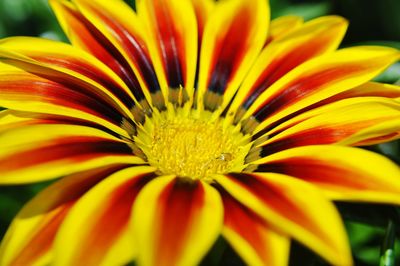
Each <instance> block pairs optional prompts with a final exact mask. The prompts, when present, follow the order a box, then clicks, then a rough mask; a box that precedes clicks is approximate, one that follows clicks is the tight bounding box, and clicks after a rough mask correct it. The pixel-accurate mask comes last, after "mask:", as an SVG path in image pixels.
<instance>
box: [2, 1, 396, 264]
mask: <svg viewBox="0 0 400 266" xmlns="http://www.w3.org/2000/svg"><path fill="white" fill-rule="evenodd" d="M50 4H51V7H52V9H53V11H54V12H55V14H56V16H57V18H58V20H59V22H60V24H61V26H62V28H63V29H64V31H65V33H66V34H67V36H68V38H69V40H70V42H71V45H70V44H66V43H61V42H56V41H51V40H46V39H40V38H29V37H12V38H6V39H2V40H1V41H0V61H1V63H0V106H3V107H5V108H7V109H6V110H3V111H1V112H0V125H1V127H0V172H1V175H0V184H3V185H7V184H22V183H31V182H38V181H44V180H51V179H55V178H60V177H62V178H60V179H59V180H58V181H56V182H54V183H53V184H52V185H50V186H49V187H47V188H46V189H44V190H43V191H42V192H40V193H39V194H38V195H37V196H36V197H35V198H33V199H32V200H31V201H30V202H29V203H27V204H26V206H25V207H24V208H23V209H22V210H21V212H20V213H19V214H18V215H17V216H16V217H15V219H14V221H13V223H12V224H11V226H10V228H9V230H8V232H7V234H6V236H5V238H4V239H3V241H2V244H1V248H0V265H48V264H51V265H53V264H54V265H85V266H88V265H124V264H127V263H129V262H131V261H135V262H136V263H137V264H138V265H140V266H141V265H143V266H151V265H157V266H160V265H161V266H162V265H182V266H190V265H197V264H198V263H200V261H201V260H202V258H203V257H204V256H205V255H206V254H207V252H208V251H209V250H210V249H211V247H212V245H213V244H214V243H215V241H216V239H217V238H218V237H220V236H222V237H223V238H224V239H225V240H226V241H227V242H228V243H229V244H230V245H231V246H232V247H233V249H234V250H235V251H236V252H237V253H238V254H239V255H240V257H241V258H242V259H243V261H244V262H245V263H246V264H249V265H286V264H287V261H288V256H289V244H290V240H291V239H295V240H296V241H298V242H300V243H302V244H303V245H305V246H306V247H308V248H309V249H310V250H312V251H313V252H315V253H317V254H318V255H320V256H321V257H322V258H324V259H325V260H326V261H328V262H329V263H330V264H332V265H341V266H347V265H352V258H351V251H350V248H349V244H348V240H347V237H346V233H345V230H344V227H343V223H342V221H341V219H340V216H339V213H338V211H337V210H336V208H335V206H334V204H333V203H332V201H352V202H353V201H355V202H373V203H387V204H400V170H399V168H398V166H397V165H395V164H394V163H392V162H391V161H390V160H388V159H386V158H384V157H383V156H381V155H378V154H374V153H372V152H370V151H366V150H363V149H360V148H356V147H354V146H363V145H371V144H376V143H381V142H385V141H389V140H393V139H396V138H398V136H399V132H400V104H399V101H398V97H400V88H399V87H397V86H395V85H388V84H380V83H376V82H371V81H370V80H371V79H373V78H374V77H375V76H377V75H378V74H379V73H381V72H382V71H383V70H385V68H387V67H388V66H390V65H391V64H392V63H394V62H396V61H397V60H398V59H399V55H400V53H399V51H398V50H396V49H392V48H386V47H377V46H362V47H352V48H345V49H339V50H338V49H337V48H338V46H339V44H340V42H341V40H342V38H343V36H344V33H345V31H346V28H347V21H346V20H345V19H343V18H341V17H338V16H326V17H321V18H317V19H314V20H311V21H308V22H303V21H302V19H300V18H299V17H296V16H286V17H281V18H278V19H276V20H273V21H271V23H269V6H268V3H267V1H265V0H251V1H247V0H224V1H218V2H214V1H211V0H138V1H137V2H136V6H137V10H136V11H133V10H132V9H131V8H130V7H129V6H128V5H127V4H125V3H124V2H123V1H122V0H72V1H65V0H50Z"/></svg>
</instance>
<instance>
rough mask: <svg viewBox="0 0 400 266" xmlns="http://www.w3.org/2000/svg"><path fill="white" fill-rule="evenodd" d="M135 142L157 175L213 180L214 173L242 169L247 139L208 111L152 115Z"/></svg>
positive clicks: (247, 144)
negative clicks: (155, 169) (203, 112)
mask: <svg viewBox="0 0 400 266" xmlns="http://www.w3.org/2000/svg"><path fill="white" fill-rule="evenodd" d="M136 142H137V144H138V146H139V147H140V148H141V149H142V150H143V152H144V154H145V155H146V157H147V160H148V162H149V163H150V164H151V165H153V166H155V167H157V168H158V169H159V172H160V174H164V175H169V174H173V175H177V176H180V177H187V178H191V179H202V180H204V181H207V182H212V175H213V174H223V173H227V172H232V171H241V170H242V169H243V168H244V159H245V157H246V155H247V153H248V150H249V146H250V145H249V140H248V138H247V137H246V136H244V135H243V134H242V133H241V132H240V130H239V129H238V128H235V127H234V126H233V125H226V123H224V120H222V119H218V120H212V119H211V115H210V114H207V113H205V114H202V115H193V114H192V115H180V114H174V115H171V114H168V113H164V114H162V113H161V114H158V115H157V114H155V115H154V116H153V117H152V118H148V119H147V120H146V123H145V125H144V128H143V130H141V131H139V133H138V135H137V138H136Z"/></svg>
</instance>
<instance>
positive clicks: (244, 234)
mask: <svg viewBox="0 0 400 266" xmlns="http://www.w3.org/2000/svg"><path fill="white" fill-rule="evenodd" d="M222 200H223V203H224V210H225V211H224V215H225V221H224V228H223V230H222V234H223V236H224V237H225V238H226V239H227V240H228V242H229V243H230V244H231V245H232V247H233V248H234V249H235V250H236V252H237V253H238V254H239V255H240V257H241V258H242V259H243V260H244V261H245V263H246V264H247V265H260V266H261V265H270V266H272V265H273V266H286V265H288V259H289V247H290V240H289V238H288V237H286V236H283V235H281V234H279V233H278V232H276V231H275V230H274V229H273V228H271V227H270V226H269V225H268V224H267V223H266V222H265V221H264V220H263V219H262V218H260V217H259V216H258V215H257V214H255V213H254V212H252V211H251V210H249V209H248V208H246V207H245V206H243V205H242V204H241V203H239V202H238V201H237V200H235V199H234V198H233V197H232V196H230V195H229V194H228V193H226V192H224V193H223V194H222Z"/></svg>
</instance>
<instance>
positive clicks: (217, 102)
mask: <svg viewBox="0 0 400 266" xmlns="http://www.w3.org/2000/svg"><path fill="white" fill-rule="evenodd" d="M268 20H269V7H268V4H267V2H266V1H264V0H254V1H242V0H228V1H223V2H219V3H218V4H217V5H216V7H215V9H214V11H213V13H212V14H211V16H210V18H209V19H208V20H207V24H206V27H205V30H204V35H203V41H202V44H201V53H200V69H199V82H198V95H197V96H198V101H197V104H198V107H199V108H200V109H203V108H204V109H206V110H211V111H214V110H216V109H218V108H219V110H220V112H222V111H223V109H224V108H225V107H226V106H227V105H228V103H229V102H230V100H231V98H232V97H233V95H234V94H235V92H236V90H237V89H238V87H239V85H240V83H241V82H242V80H243V78H244V76H245V75H246V73H247V72H248V70H249V68H250V66H251V65H252V63H253V62H254V60H255V59H256V57H257V55H258V54H259V52H260V51H261V49H262V47H263V45H264V43H265V40H266V38H267V31H268V25H267V22H268Z"/></svg>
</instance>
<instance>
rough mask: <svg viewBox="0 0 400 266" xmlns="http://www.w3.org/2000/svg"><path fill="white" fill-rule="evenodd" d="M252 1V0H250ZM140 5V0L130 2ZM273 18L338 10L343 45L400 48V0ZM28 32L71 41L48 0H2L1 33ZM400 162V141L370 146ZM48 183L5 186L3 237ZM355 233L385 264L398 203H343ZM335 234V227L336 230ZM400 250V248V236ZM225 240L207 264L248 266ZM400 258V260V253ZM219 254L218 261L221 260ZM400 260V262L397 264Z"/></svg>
mask: <svg viewBox="0 0 400 266" xmlns="http://www.w3.org/2000/svg"><path fill="white" fill-rule="evenodd" d="M244 1H251V0H244ZM127 2H128V3H129V4H130V5H134V0H130V1H127ZM270 4H271V9H272V17H273V18H275V17H278V16H282V15H286V14H297V15H300V16H302V17H304V18H305V20H309V19H312V18H315V17H318V16H322V15H327V14H338V15H341V16H344V17H345V18H347V19H348V20H349V21H350V27H349V29H348V32H347V34H346V37H345V39H344V41H343V44H342V46H352V45H360V44H378V45H387V46H392V47H397V48H399V49H400V0H314V1H312V0H308V1H304V0H270ZM16 35H26V36H40V37H44V38H50V39H56V40H61V41H67V39H66V37H65V35H64V34H63V33H62V31H61V29H60V27H59V26H58V24H57V21H56V19H55V17H54V15H53V14H52V12H51V10H50V8H49V7H48V4H47V0H0V38H4V37H7V36H16ZM377 80H378V81H381V82H386V83H397V84H400V63H397V64H394V65H393V66H392V67H390V68H389V69H388V70H387V71H386V72H385V73H383V74H382V75H380V76H379V77H378V78H377ZM368 149H371V150H373V151H375V152H379V153H382V154H384V155H386V156H387V157H389V158H391V159H392V160H393V161H395V162H397V163H400V144H399V142H398V141H396V142H392V143H387V144H382V145H377V146H373V147H369V148H368ZM46 185H47V184H35V185H28V186H7V187H0V239H1V238H2V236H3V234H4V233H5V231H6V229H7V226H8V225H9V223H10V221H11V219H12V218H13V217H14V216H15V215H16V213H17V212H18V210H19V209H20V208H21V207H22V206H23V204H24V203H25V202H26V201H28V200H29V199H30V198H31V197H32V196H33V195H35V194H36V193H37V192H38V191H40V189H42V188H43V187H44V186H46ZM337 205H338V208H339V209H340V211H341V214H342V216H343V218H344V219H345V221H346V228H347V230H348V234H349V237H350V242H351V245H352V249H353V253H354V258H355V261H356V265H367V266H368V265H379V259H380V249H381V246H382V244H385V243H386V244H389V246H390V242H391V241H390V239H389V240H387V241H386V242H385V241H384V239H385V233H387V230H386V228H387V224H388V221H389V219H390V220H392V221H394V225H395V230H394V231H390V233H391V234H389V236H391V235H392V236H393V235H396V236H397V239H400V222H399V218H398V217H399V215H398V209H397V208H394V207H392V206H374V205H362V204H344V203H338V204H337ZM332 233H333V234H334V233H335V232H332ZM396 246H398V248H397V250H398V249H400V245H399V243H398V241H397V242H396ZM232 254H233V251H232V250H231V249H230V248H229V247H227V246H226V243H223V241H222V240H221V241H218V242H217V244H216V246H215V248H214V249H213V251H212V252H211V254H210V255H209V256H207V257H206V258H205V260H204V262H203V264H204V265H217V264H220V263H224V264H227V265H242V262H241V261H240V260H239V259H238V258H237V257H236V256H232ZM396 257H397V259H398V260H399V261H400V256H399V252H398V251H396ZM216 258H218V260H217V259H216ZM290 264H291V265H296V266H297V265H301V266H303V265H304V266H306V265H326V264H324V262H323V261H322V260H321V259H319V258H317V257H316V256H315V255H313V254H312V253H310V252H309V251H307V250H306V249H304V248H303V247H301V246H300V245H298V244H296V243H294V244H293V246H292V252H291V262H290ZM396 265H400V264H396Z"/></svg>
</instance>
